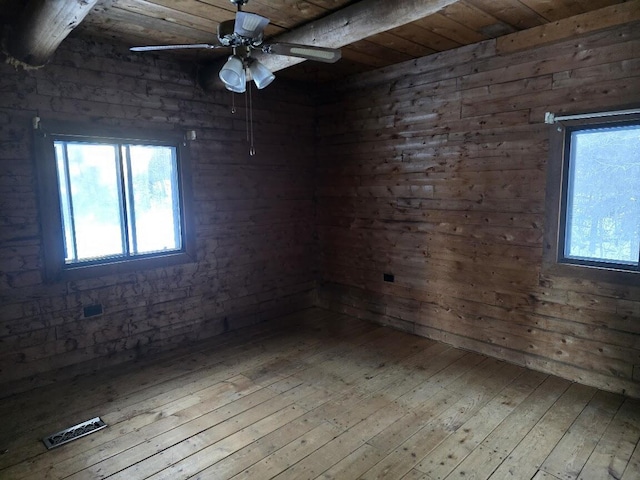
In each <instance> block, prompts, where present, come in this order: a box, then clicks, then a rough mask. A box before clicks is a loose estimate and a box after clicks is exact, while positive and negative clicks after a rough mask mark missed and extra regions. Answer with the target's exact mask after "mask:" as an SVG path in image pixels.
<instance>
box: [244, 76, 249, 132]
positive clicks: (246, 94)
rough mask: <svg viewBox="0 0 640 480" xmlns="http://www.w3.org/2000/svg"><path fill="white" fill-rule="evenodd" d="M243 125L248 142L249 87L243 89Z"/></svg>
mask: <svg viewBox="0 0 640 480" xmlns="http://www.w3.org/2000/svg"><path fill="white" fill-rule="evenodd" d="M244 120H245V121H244V125H245V129H246V131H247V143H249V140H250V138H249V89H248V88H247V89H246V90H245V91H244Z"/></svg>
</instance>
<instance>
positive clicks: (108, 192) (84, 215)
mask: <svg viewBox="0 0 640 480" xmlns="http://www.w3.org/2000/svg"><path fill="white" fill-rule="evenodd" d="M67 152H68V161H69V184H70V187H71V188H70V190H71V192H70V193H71V210H72V215H73V219H72V220H73V225H74V232H75V240H76V250H77V261H83V260H85V261H86V260H89V259H94V258H99V257H106V256H113V255H123V254H124V247H123V241H122V222H121V218H122V215H121V209H120V200H119V199H120V181H119V175H118V167H117V165H118V164H117V157H116V147H115V146H114V145H102V144H90V143H71V142H69V143H67ZM69 220H70V219H69ZM65 222H68V220H65Z"/></svg>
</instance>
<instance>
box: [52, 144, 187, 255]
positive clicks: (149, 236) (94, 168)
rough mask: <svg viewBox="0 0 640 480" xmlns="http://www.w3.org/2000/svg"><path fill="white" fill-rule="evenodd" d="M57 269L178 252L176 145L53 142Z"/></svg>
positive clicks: (179, 230)
mask: <svg viewBox="0 0 640 480" xmlns="http://www.w3.org/2000/svg"><path fill="white" fill-rule="evenodd" d="M54 147H55V153H56V165H57V169H58V186H59V194H60V208H61V212H62V224H63V233H64V239H65V242H64V243H65V264H66V265H70V264H79V263H98V262H109V261H113V260H116V259H122V258H127V257H132V256H136V255H145V254H150V253H159V252H171V251H174V252H175V251H180V250H181V248H182V237H181V228H180V202H179V187H178V177H177V157H176V148H175V147H174V146H167V145H131V144H122V143H97V142H85V141H77V140H62V139H57V140H54Z"/></svg>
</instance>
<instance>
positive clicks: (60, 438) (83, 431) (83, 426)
mask: <svg viewBox="0 0 640 480" xmlns="http://www.w3.org/2000/svg"><path fill="white" fill-rule="evenodd" d="M106 427H107V424H106V423H104V422H103V421H102V419H101V418H100V417H95V418H92V419H91V420H87V421H86V422H82V423H79V424H77V425H74V426H73V427H69V428H65V429H64V430H62V431H60V432H57V433H54V434H52V435H49V436H48V437H45V438H43V439H42V442H43V443H44V445H45V447H47V449H48V450H51V449H52V448H56V447H59V446H60V445H64V444H65V443H69V442H72V441H73V440H77V439H78V438H82V437H84V436H86V435H89V434H90V433H93V432H97V431H98V430H102V429H103V428H106Z"/></svg>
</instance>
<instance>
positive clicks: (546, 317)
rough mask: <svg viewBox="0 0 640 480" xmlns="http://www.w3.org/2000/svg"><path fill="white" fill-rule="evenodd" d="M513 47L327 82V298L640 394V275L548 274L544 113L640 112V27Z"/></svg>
mask: <svg viewBox="0 0 640 480" xmlns="http://www.w3.org/2000/svg"><path fill="white" fill-rule="evenodd" d="M559 28H562V27H561V26H560V27H559ZM516 35H517V34H516ZM527 38H529V39H534V38H535V37H534V36H533V35H529V34H528V37H527ZM511 40H513V39H511ZM502 45H508V46H509V50H514V48H513V42H511V43H507V42H505V43H501V42H500V41H498V42H496V41H489V42H484V43H481V44H477V45H475V46H470V47H463V48H460V49H458V50H455V51H449V52H444V53H442V54H437V55H433V56H429V57H425V58H422V59H419V60H417V61H412V62H407V63H405V64H401V65H396V66H394V67H389V68H385V69H383V70H380V71H378V72H376V73H375V74H374V75H370V74H369V75H362V76H360V77H355V78H353V79H351V80H349V81H347V82H346V84H344V85H342V86H340V85H336V86H335V88H334V89H333V90H328V91H327V92H326V94H325V96H324V98H323V101H322V103H321V105H320V106H319V114H318V128H319V133H318V153H317V157H318V166H317V171H318V175H317V178H318V184H317V188H316V195H317V202H318V220H317V224H318V226H317V228H318V235H319V241H320V251H321V259H320V271H321V278H322V281H321V286H320V289H319V301H320V304H321V305H322V306H324V307H326V308H330V309H335V310H337V311H340V312H346V313H349V314H352V315H355V316H358V317H362V318H368V319H371V320H373V321H376V322H381V323H383V324H390V325H393V326H395V327H397V328H400V329H403V330H406V331H410V332H415V333H417V334H420V335H424V336H427V337H431V338H434V339H437V340H441V341H444V342H447V343H450V344H453V345H455V346H458V347H462V348H468V349H470V350H475V351H479V352H482V353H485V354H489V355H493V356H495V357H498V358H502V359H506V360H508V361H511V362H515V363H517V364H521V365H527V366H529V367H532V368H534V369H538V370H542V371H545V372H552V373H555V374H558V375H560V376H563V377H566V378H570V379H573V380H577V381H580V382H583V383H586V384H590V385H595V386H598V387H602V388H605V389H608V390H614V391H620V392H627V393H629V394H631V395H634V396H640V285H634V286H620V285H612V284H606V283H600V282H588V281H581V280H578V279H573V278H562V277H557V276H556V277H554V276H549V275H547V274H545V272H544V271H542V270H541V261H542V235H543V212H544V208H545V180H546V171H545V165H546V161H547V146H548V141H547V138H548V130H547V129H548V127H547V126H546V125H545V124H544V122H543V119H544V113H545V112H546V111H551V112H555V113H565V112H566V113H578V112H583V111H590V110H607V109H616V108H619V107H621V106H627V107H628V106H629V105H635V106H638V105H639V104H640V25H638V24H637V23H634V24H627V25H625V26H620V27H616V28H612V29H609V30H603V31H600V32H597V33H592V34H589V35H584V36H581V37H576V38H571V39H569V40H566V41H562V42H559V43H555V44H550V45H538V46H527V45H523V46H522V47H523V48H522V49H520V50H517V49H516V51H506V48H505V49H504V50H502V48H501V46H502ZM384 273H389V274H393V275H394V276H395V282H394V283H389V282H384V281H383V274H384Z"/></svg>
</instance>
